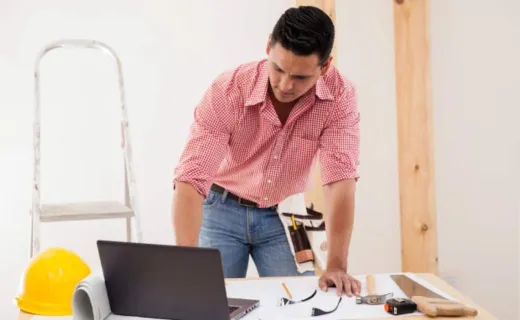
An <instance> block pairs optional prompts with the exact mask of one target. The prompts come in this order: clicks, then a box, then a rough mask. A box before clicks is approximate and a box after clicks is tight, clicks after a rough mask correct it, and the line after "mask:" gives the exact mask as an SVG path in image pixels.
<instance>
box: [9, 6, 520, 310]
mask: <svg viewBox="0 0 520 320" xmlns="http://www.w3.org/2000/svg"><path fill="white" fill-rule="evenodd" d="M267 3H268V5H266V2H258V1H257V2H253V1H247V2H245V1H244V2H243V1H239V0H235V1H232V0H220V1H218V2H214V1H212V0H198V1H192V2H188V1H167V0H163V1H159V0H154V1H150V0H147V1H144V0H143V1H137V0H134V1H128V0H126V1H125V0H117V1H116V0H112V1H109V2H107V1H99V0H98V1H89V2H80V1H76V2H74V3H72V2H71V1H64V0H52V1H46V2H45V3H41V2H35V1H29V0H23V1H22V0H18V1H14V0H11V1H9V0H2V1H0V39H2V44H1V45H0V46H1V47H0V70H2V72H0V87H1V88H3V89H4V90H1V91H0V106H1V107H0V177H2V179H0V214H1V218H2V221H3V222H2V223H1V224H0V234H1V236H2V238H1V239H2V241H0V250H3V252H5V253H7V255H8V257H9V263H3V264H1V265H0V272H1V273H0V274H1V277H2V278H1V279H2V284H3V285H2V286H1V287H0V309H1V310H7V311H6V312H4V311H3V312H2V314H3V315H5V316H6V317H5V318H14V316H15V312H16V310H15V307H14V304H13V303H12V298H13V296H14V295H15V293H16V288H17V286H18V281H19V275H20V273H21V271H22V270H23V267H24V265H25V264H26V263H27V258H28V250H29V232H30V220H29V215H28V213H29V208H30V205H31V178H32V127H31V125H32V102H33V96H32V90H33V87H32V85H33V82H32V81H33V79H32V68H33V62H34V58H35V57H36V53H37V52H38V51H39V50H40V49H41V48H42V46H43V45H45V44H46V43H48V42H49V41H53V40H56V39H60V38H68V37H80V38H94V39H97V40H101V41H104V42H106V43H108V44H109V45H111V46H112V47H114V48H115V50H116V51H117V52H118V54H119V55H120V57H121V59H122V61H123V68H124V70H123V71H124V74H125V81H126V85H127V87H126V88H127V102H128V108H129V117H130V128H131V134H132V138H133V140H132V143H133V147H134V156H135V167H136V175H137V182H138V188H139V190H138V191H139V195H140V208H141V212H142V216H143V235H144V240H145V241H147V242H157V243H172V242H173V239H174V238H173V233H172V229H171V223H170V212H169V210H170V200H171V177H172V171H173V167H174V165H175V163H176V160H177V158H178V156H179V155H180V152H181V148H182V146H183V144H184V141H185V138H186V136H187V130H188V126H189V123H190V121H191V116H192V110H193V107H194V105H195V104H196V103H197V101H198V100H199V98H200V96H201V94H202V92H203V91H204V90H205V89H206V86H207V85H208V84H209V82H210V81H211V80H212V79H213V77H214V76H215V75H216V74H217V73H219V72H221V71H223V70H224V69H227V68H230V67H233V66H235V65H236V64H238V63H241V62H243V61H248V60H252V59H257V58H262V57H264V49H265V43H266V38H267V34H268V33H269V31H270V29H271V28H272V25H273V23H274V22H275V21H276V19H277V18H278V16H279V15H280V14H281V13H282V12H283V10H285V9H286V8H288V7H289V6H292V5H293V2H292V1H291V0H284V1H280V0H270V1H268V2H267ZM195 4H197V5H198V4H202V5H203V6H204V7H203V8H204V9H203V10H196V8H195ZM246 4H247V6H250V7H249V8H248V7H246ZM229 8H233V9H234V10H236V11H237V12H239V14H234V15H232V16H231V15H230V13H229ZM37 9H39V10H41V11H37ZM518 13H519V8H518V5H517V4H516V3H515V1H514V0H510V1H506V0H502V1H500V5H496V6H491V7H490V6H489V3H488V2H484V1H483V0H479V1H471V2H470V1H469V0H459V1H456V2H454V1H447V0H444V1H441V0H438V1H434V2H432V16H433V17H432V23H431V24H432V28H433V30H432V42H433V43H432V45H433V47H432V64H433V86H434V92H433V94H434V106H435V134H436V136H435V157H436V177H437V190H436V191H437V198H438V203H437V206H438V216H439V232H440V233H439V246H440V265H441V272H442V275H443V276H445V277H446V278H447V279H448V280H450V281H452V282H453V284H454V285H455V286H456V287H457V288H459V289H460V290H462V291H463V292H464V293H466V294H468V295H469V296H471V297H472V298H474V299H475V300H476V301H477V302H478V303H479V304H482V305H483V306H485V307H487V308H488V309H490V310H491V311H492V312H493V313H494V314H496V315H497V317H498V318H500V319H518V318H519V317H520V315H519V314H518V313H515V312H516V311H515V309H517V307H516V302H517V301H518V300H519V297H518V288H514V287H512V286H511V284H512V283H519V281H518V280H519V279H518V274H519V265H518V259H519V253H518V252H519V248H518V241H517V237H518V225H519V224H518V207H517V205H518V194H520V192H518V184H517V183H516V181H517V180H518V173H519V171H518V169H517V168H515V167H514V164H515V163H516V162H518V161H514V160H520V157H519V154H518V153H519V150H520V148H519V144H518V137H519V135H518V133H519V130H518V129H516V128H513V125H514V124H515V121H516V119H520V114H519V111H518V107H517V106H518V102H519V98H518V96H517V95H516V91H517V90H515V89H516V88H518V87H520V86H519V85H520V81H519V76H518V75H519V74H520V72H518V71H520V70H519V63H518V60H516V59H515V57H518V56H520V55H519V53H520V52H519V51H520V50H519V48H520V44H519V41H518V39H519V37H518V31H519V28H520V22H518V20H517V21H513V17H514V16H518ZM336 14H337V20H338V24H337V26H338V55H339V57H338V61H339V62H338V66H339V68H340V69H341V70H342V71H344V72H345V74H346V75H347V76H348V77H349V78H351V79H352V80H354V81H355V82H356V83H357V85H358V87H359V93H360V97H359V99H360V110H361V112H362V123H363V125H362V128H361V130H362V155H361V169H360V170H361V175H362V178H361V180H360V183H359V196H358V200H357V208H358V209H357V210H358V214H357V217H356V231H355V232H356V233H355V236H354V239H353V244H352V249H351V251H352V252H351V258H350V269H351V271H352V272H353V273H365V272H390V271H397V270H399V268H400V246H399V241H400V239H399V207H398V205H399V203H398V182H397V153H396V151H397V150H396V141H397V139H396V130H397V129H396V116H395V88H394V87H395V80H394V68H393V63H394V60H393V58H394V56H393V50H394V47H393V30H392V26H393V25H392V23H393V13H392V2H391V1H382V0H371V1H367V0H364V1H360V0H348V1H347V0H345V1H338V2H337V10H336ZM464 14H466V16H464ZM192 19H194V20H192ZM443 19H446V20H443ZM238 26H240V27H243V28H244V29H240V28H239V27H238ZM485 32H490V35H486V33H485ZM515 34H516V38H514V39H513V35H515ZM237 39H238V40H237ZM488 44H490V45H488ZM442 49H444V50H446V51H441V50H442ZM78 62H85V63H86V65H84V66H80V65H79V64H78ZM97 66H99V67H100V68H102V69H100V70H95V69H94V67H97ZM196 68H197V69H200V70H201V71H200V72H197V73H196V71H195V69H196ZM42 84H43V88H42V89H43V90H44V93H45V95H44V96H42V100H43V101H42V103H43V105H42V107H43V110H42V115H43V118H42V120H43V121H44V122H43V124H42V192H43V193H42V197H43V200H44V201H74V200H88V199H99V198H105V199H113V198H116V199H117V198H120V197H121V195H122V193H121V191H122V190H121V189H119V188H120V187H121V186H122V183H121V182H122V181H121V179H122V170H121V168H120V167H119V164H120V160H121V155H120V153H119V151H120V149H119V131H118V123H117V121H118V116H119V113H118V112H119V110H118V109H117V106H116V102H117V95H116V91H115V89H116V86H115V73H114V72H113V69H112V65H111V64H110V60H108V59H107V58H106V57H105V56H103V55H100V54H98V53H97V52H67V51H56V52H54V53H52V54H51V55H49V56H47V58H46V59H45V60H44V63H43V65H42ZM462 90H467V91H462ZM62 120H63V122H61V121H62ZM479 126H482V127H479ZM457 130H460V131H459V132H457ZM120 190H121V191H120ZM514 192H516V193H514ZM515 197H516V198H515ZM515 210H516V211H515ZM8 219H9V220H8ZM473 222H475V223H476V225H474V226H471V225H470V224H471V223H473ZM374 235H376V236H374ZM100 238H104V239H123V238H124V223H123V222H122V221H121V222H117V221H110V222H109V221H103V222H83V223H60V224H52V225H45V226H44V227H43V230H42V240H43V241H42V246H43V248H45V247H48V246H50V245H61V246H66V247H68V248H71V249H73V250H75V251H76V252H78V253H79V254H80V255H82V256H83V257H84V258H85V260H86V261H87V262H88V263H89V264H90V265H91V266H92V267H93V268H94V269H97V268H98V261H97V252H96V248H95V240H96V239H100ZM372 240H375V241H374V242H372ZM463 249H464V250H467V253H466V254H461V253H460V250H463ZM499 264H503V265H500V266H499ZM254 273H255V272H254V267H252V268H251V274H252V275H254ZM513 279H516V280H517V281H513ZM495 288H500V289H495ZM499 299H500V300H499Z"/></svg>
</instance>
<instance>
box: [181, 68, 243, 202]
mask: <svg viewBox="0 0 520 320" xmlns="http://www.w3.org/2000/svg"><path fill="white" fill-rule="evenodd" d="M233 109H234V108H233V105H231V104H230V103H229V101H228V99H227V98H226V93H225V79H223V76H221V77H219V78H217V79H216V80H215V81H214V82H213V83H212V84H211V86H210V87H209V88H208V90H207V91H206V92H205V94H204V96H203V97H202V99H201V101H200V103H199V104H198V105H197V106H196V108H195V111H194V113H193V122H192V124H191V127H190V133H189V136H188V140H187V142H186V145H185V147H184V150H183V152H182V154H181V157H180V160H179V163H178V165H177V166H176V168H175V170H174V178H173V186H174V188H175V184H176V183H177V182H186V183H189V184H191V185H192V186H193V187H194V188H195V189H196V190H197V191H198V192H199V193H200V194H201V195H203V196H204V197H206V196H207V194H208V192H209V189H210V187H211V184H212V183H213V178H214V176H215V174H216V173H217V171H218V169H219V167H220V164H221V162H222V160H223V159H224V157H225V155H226V152H227V148H228V143H229V139H230V135H231V132H232V128H233V123H234V112H233V111H234V110H233Z"/></svg>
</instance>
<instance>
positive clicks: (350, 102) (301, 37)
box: [172, 6, 360, 296]
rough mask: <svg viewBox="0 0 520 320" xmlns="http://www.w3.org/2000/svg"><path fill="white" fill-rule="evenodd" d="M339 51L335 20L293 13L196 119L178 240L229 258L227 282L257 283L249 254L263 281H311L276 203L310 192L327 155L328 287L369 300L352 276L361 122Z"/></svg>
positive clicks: (221, 84) (177, 186)
mask: <svg viewBox="0 0 520 320" xmlns="http://www.w3.org/2000/svg"><path fill="white" fill-rule="evenodd" d="M333 41H334V25H333V23H332V20H331V19H330V18H329V17H328V16H327V15H326V14H325V13H324V12H323V11H321V10H320V9H318V8H315V7H309V6H301V7H298V8H290V9H288V10H287V11H286V12H285V13H284V14H283V15H282V16H281V17H280V19H279V20H278V22H277V23H276V24H275V26H274V29H273V31H272V34H271V35H270V36H269V39H268V43H267V49H266V53H267V56H268V58H267V59H266V60H261V61H256V62H250V63H245V64H242V65H240V66H238V67H237V68H235V69H233V70H231V71H228V72H224V73H222V74H220V75H219V76H218V77H217V78H216V79H215V80H214V81H213V83H212V84H211V86H210V87H209V89H208V90H207V91H206V93H205V95H204V96H203V98H202V100H201V101H200V103H199V104H198V105H197V107H196V109H195V112H194V121H193V124H192V126H191V130H190V136H189V139H188V141H187V144H186V146H185V149H184V151H183V153H182V156H181V159H180V163H179V165H178V166H177V168H176V170H175V178H174V197H173V203H172V211H173V212H172V215H173V222H174V226H175V235H176V242H177V245H184V246H202V247H213V248H218V249H219V250H220V252H221V255H222V260H223V268H224V273H225V277H245V275H246V271H247V265H248V261H249V255H251V256H252V258H253V260H254V262H255V265H256V267H257V270H258V272H259V275H260V276H293V275H298V274H299V273H298V272H297V269H296V264H295V261H294V256H293V255H292V252H291V250H290V247H289V243H288V240H287V237H286V234H285V231H284V226H283V225H282V222H281V219H280V218H279V216H278V214H277V211H276V205H277V204H278V203H280V202H281V201H282V200H284V199H285V198H287V197H289V196H291V195H294V194H297V193H302V192H305V190H306V189H305V187H306V183H307V180H308V177H309V174H310V171H311V169H312V163H313V159H314V156H315V155H316V154H317V152H318V151H319V160H320V164H321V172H322V182H323V185H324V187H323V188H324V196H325V202H326V205H327V209H326V212H325V221H326V230H327V231H326V232H327V243H328V261H327V268H326V270H324V272H323V274H322V275H321V276H320V279H319V286H320V288H321V289H322V290H326V289H327V287H330V286H335V287H336V288H337V292H338V294H342V293H343V292H344V293H346V294H347V295H348V296H352V294H354V295H358V294H359V290H360V282H359V281H358V280H356V279H354V278H353V277H351V276H350V275H348V273H347V267H348V265H347V256H348V248H349V243H350V238H351V233H352V225H353V215H354V191H355V183H356V181H357V178H358V173H357V164H358V149H359V148H358V145H359V128H358V125H359V113H358V110H357V106H356V97H355V94H356V93H355V89H354V86H353V84H352V83H350V82H349V81H348V80H346V79H344V78H343V77H342V76H341V75H340V74H339V73H338V71H337V70H336V69H335V68H334V66H332V65H331V60H332V58H331V56H330V53H331V50H332V45H333ZM308 274H313V273H312V272H311V273H308V272H307V273H304V275H308Z"/></svg>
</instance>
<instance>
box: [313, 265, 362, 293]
mask: <svg viewBox="0 0 520 320" xmlns="http://www.w3.org/2000/svg"><path fill="white" fill-rule="evenodd" d="M319 286H320V289H321V290H323V291H327V290H328V288H329V287H333V286H335V287H336V291H337V294H338V296H341V295H342V294H343V292H344V293H345V294H346V295H347V296H349V297H352V295H354V296H359V292H360V291H361V282H360V281H359V280H357V279H356V278H354V277H352V276H350V275H349V274H347V273H346V272H345V270H343V269H327V270H326V271H325V272H324V273H323V274H322V275H321V276H320V279H319Z"/></svg>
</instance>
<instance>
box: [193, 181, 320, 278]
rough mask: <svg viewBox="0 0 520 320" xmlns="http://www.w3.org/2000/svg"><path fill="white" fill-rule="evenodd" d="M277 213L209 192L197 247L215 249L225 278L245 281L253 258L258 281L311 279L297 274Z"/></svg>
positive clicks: (307, 272)
mask: <svg viewBox="0 0 520 320" xmlns="http://www.w3.org/2000/svg"><path fill="white" fill-rule="evenodd" d="M283 228H284V227H283V225H282V222H281V221H280V218H279V216H278V213H277V212H276V211H275V210H274V209H260V208H251V207H244V206H241V205H240V204H238V202H237V201H235V200H233V199H230V198H228V197H227V193H226V192H224V193H222V194H220V193H218V192H215V191H210V192H209V194H208V196H207V197H206V199H205V200H204V202H203V222H202V227H201V230H200V234H199V246H200V247H210V248H217V249H219V250H220V254H221V257H222V267H223V269H224V276H225V277H226V278H244V277H245V276H246V272H247V267H248V263H249V255H251V257H252V258H253V261H254V263H255V266H256V268H257V270H258V275H259V276H261V277H276V276H297V275H314V272H312V271H306V272H304V273H300V272H298V271H297V270H296V263H295V261H294V256H293V255H292V252H291V249H290V247H289V243H288V242H287V237H286V235H285V231H284V229H283Z"/></svg>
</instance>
